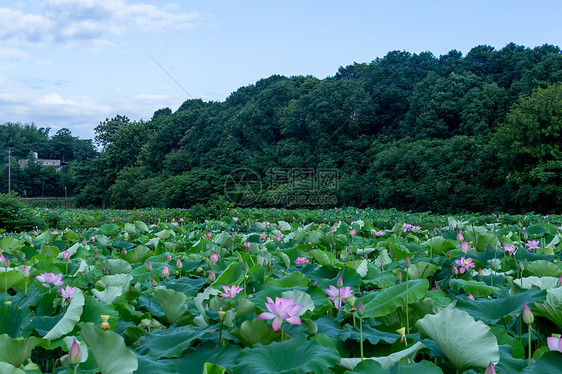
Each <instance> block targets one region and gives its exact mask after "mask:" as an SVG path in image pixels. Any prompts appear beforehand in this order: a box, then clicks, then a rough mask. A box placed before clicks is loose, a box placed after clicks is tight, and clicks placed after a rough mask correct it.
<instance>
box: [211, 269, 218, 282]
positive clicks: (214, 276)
mask: <svg viewBox="0 0 562 374" xmlns="http://www.w3.org/2000/svg"><path fill="white" fill-rule="evenodd" d="M215 279H217V276H216V275H215V269H211V271H210V272H209V280H210V281H211V282H214V281H215Z"/></svg>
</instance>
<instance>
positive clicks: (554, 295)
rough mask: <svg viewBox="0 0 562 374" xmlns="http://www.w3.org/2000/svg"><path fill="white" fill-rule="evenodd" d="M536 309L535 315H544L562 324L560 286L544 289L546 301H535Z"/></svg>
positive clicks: (561, 293) (561, 291) (561, 288)
mask: <svg viewBox="0 0 562 374" xmlns="http://www.w3.org/2000/svg"><path fill="white" fill-rule="evenodd" d="M535 308H536V309H538V311H537V315H541V316H544V317H546V318H548V319H549V320H551V321H552V322H554V323H556V324H557V325H558V326H562V287H558V288H552V289H550V290H547V291H546V301H545V302H544V303H535Z"/></svg>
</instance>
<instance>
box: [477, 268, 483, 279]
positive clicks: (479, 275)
mask: <svg viewBox="0 0 562 374" xmlns="http://www.w3.org/2000/svg"><path fill="white" fill-rule="evenodd" d="M483 276H484V273H483V272H482V269H478V277H479V278H482V277H483Z"/></svg>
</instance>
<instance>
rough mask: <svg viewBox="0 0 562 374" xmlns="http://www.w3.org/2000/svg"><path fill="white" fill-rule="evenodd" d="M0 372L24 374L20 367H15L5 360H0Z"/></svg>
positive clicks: (3, 373)
mask: <svg viewBox="0 0 562 374" xmlns="http://www.w3.org/2000/svg"><path fill="white" fill-rule="evenodd" d="M0 373H2V374H25V371H23V370H22V369H20V368H17V367H15V366H14V365H12V364H9V363H7V362H0Z"/></svg>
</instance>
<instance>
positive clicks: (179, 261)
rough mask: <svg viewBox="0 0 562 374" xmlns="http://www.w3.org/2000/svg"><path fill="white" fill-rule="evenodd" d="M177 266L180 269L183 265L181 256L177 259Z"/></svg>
mask: <svg viewBox="0 0 562 374" xmlns="http://www.w3.org/2000/svg"><path fill="white" fill-rule="evenodd" d="M176 267H177V268H178V269H181V268H182V267H183V262H181V260H180V258H179V257H178V258H177V259H176Z"/></svg>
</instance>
